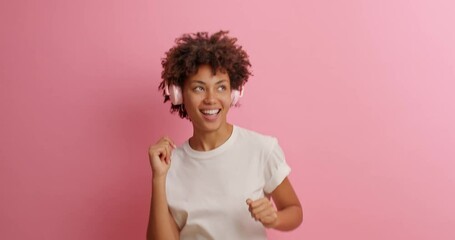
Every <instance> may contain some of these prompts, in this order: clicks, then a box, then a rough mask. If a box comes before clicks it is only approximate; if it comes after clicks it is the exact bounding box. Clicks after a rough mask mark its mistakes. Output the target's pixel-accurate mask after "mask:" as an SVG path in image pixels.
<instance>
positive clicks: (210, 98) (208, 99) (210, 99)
mask: <svg viewBox="0 0 455 240" xmlns="http://www.w3.org/2000/svg"><path fill="white" fill-rule="evenodd" d="M204 103H205V104H213V103H215V93H214V92H213V90H208V91H206V94H205V98H204Z"/></svg>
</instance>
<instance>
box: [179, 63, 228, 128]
mask: <svg viewBox="0 0 455 240" xmlns="http://www.w3.org/2000/svg"><path fill="white" fill-rule="evenodd" d="M183 103H184V105H185V109H186V112H187V113H188V117H189V119H191V122H192V123H193V128H194V130H197V131H202V132H212V131H216V130H220V129H224V128H226V127H227V122H226V116H227V113H228V111H229V108H230V105H231V86H230V79H229V75H228V74H227V73H222V72H220V71H217V72H216V74H215V75H213V73H212V69H211V67H210V66H208V65H201V66H200V67H199V69H198V72H197V73H196V74H195V75H192V76H190V77H189V78H188V79H187V80H186V81H185V83H184V86H183Z"/></svg>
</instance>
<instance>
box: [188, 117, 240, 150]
mask: <svg viewBox="0 0 455 240" xmlns="http://www.w3.org/2000/svg"><path fill="white" fill-rule="evenodd" d="M232 131H233V126H232V124H229V123H226V124H225V125H224V126H222V127H220V128H219V129H217V130H215V131H210V132H207V131H198V130H197V129H195V128H193V136H192V137H191V138H190V139H189V141H188V143H189V144H190V146H191V148H192V149H194V150H197V151H210V150H213V149H215V148H217V147H219V146H221V145H222V144H223V143H225V142H226V141H227V140H228V139H229V137H230V136H231V134H232Z"/></svg>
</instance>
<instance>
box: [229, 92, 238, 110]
mask: <svg viewBox="0 0 455 240" xmlns="http://www.w3.org/2000/svg"><path fill="white" fill-rule="evenodd" d="M239 99H240V91H239V90H232V92H231V100H232V101H231V107H232V106H235V105H236V104H237V102H238V101H239Z"/></svg>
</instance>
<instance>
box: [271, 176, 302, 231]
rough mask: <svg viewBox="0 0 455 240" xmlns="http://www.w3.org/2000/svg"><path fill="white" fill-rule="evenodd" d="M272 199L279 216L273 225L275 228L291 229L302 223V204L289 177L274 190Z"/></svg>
mask: <svg viewBox="0 0 455 240" xmlns="http://www.w3.org/2000/svg"><path fill="white" fill-rule="evenodd" d="M272 199H273V202H275V205H276V208H277V210H278V213H277V215H278V218H277V222H276V224H275V226H273V228H274V229H277V230H281V231H290V230H293V229H295V228H297V227H298V226H299V225H300V224H301V223H302V220H303V211H302V206H301V205H300V201H299V199H298V197H297V195H296V194H295V192H294V189H293V188H292V185H291V182H290V181H289V180H288V178H285V179H284V180H283V182H282V183H281V184H280V185H279V186H278V187H277V188H276V189H275V190H274V191H273V192H272Z"/></svg>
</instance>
